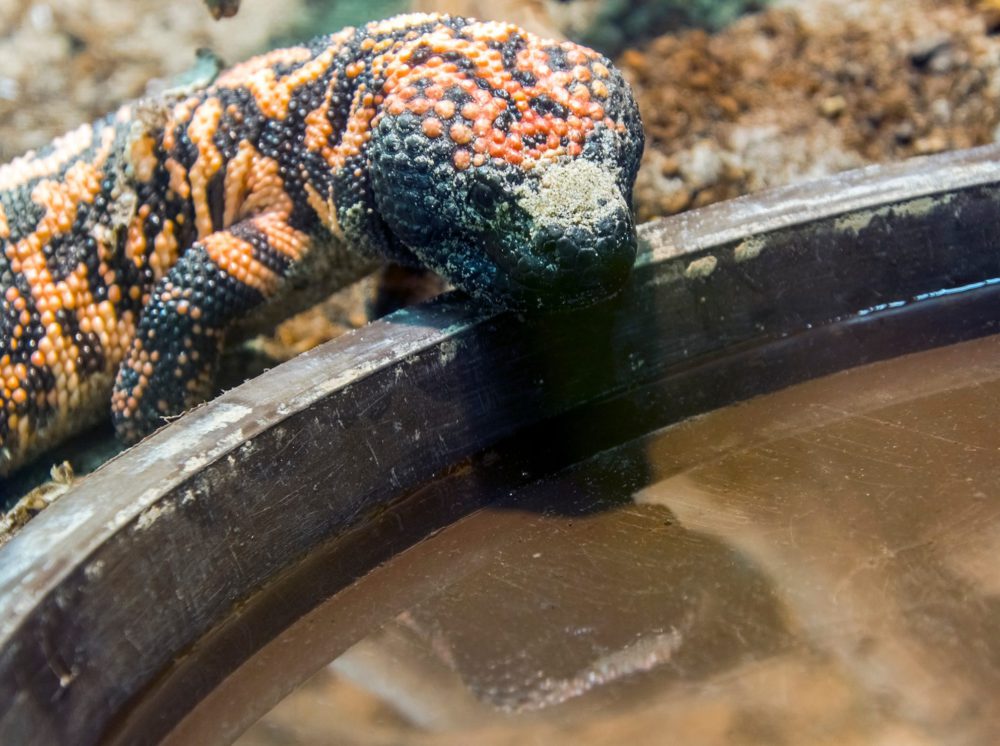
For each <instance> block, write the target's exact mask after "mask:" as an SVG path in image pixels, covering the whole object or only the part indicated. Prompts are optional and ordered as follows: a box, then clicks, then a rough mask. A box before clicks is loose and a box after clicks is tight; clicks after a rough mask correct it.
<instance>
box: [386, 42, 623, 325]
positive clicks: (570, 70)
mask: <svg viewBox="0 0 1000 746" xmlns="http://www.w3.org/2000/svg"><path fill="white" fill-rule="evenodd" d="M446 31H451V30H450V29H446ZM482 39H489V40H490V41H489V42H484V41H482ZM414 60H418V61H419V62H420V63H421V64H420V65H414V64H412V63H413V61H414ZM407 62H408V63H409V67H408V68H406V67H405V63H407ZM401 64H404V69H408V70H409V73H408V74H403V75H400V76H398V79H397V80H396V81H395V84H393V85H390V86H388V88H387V90H388V95H387V96H386V98H385V102H384V106H383V108H382V111H381V112H380V114H379V115H378V116H377V117H376V121H373V122H372V143H371V146H372V147H371V149H370V150H369V152H370V154H371V161H370V163H371V178H372V188H373V191H374V196H375V201H376V205H377V207H378V209H379V212H380V214H381V216H382V218H383V220H384V221H385V223H386V225H387V227H388V229H389V230H390V231H391V232H392V233H393V235H394V236H395V237H396V238H397V239H398V240H399V241H400V242H401V243H402V244H404V245H405V246H406V247H407V248H408V249H409V250H410V251H411V252H412V253H413V254H415V255H416V257H417V258H418V259H419V260H420V261H421V262H422V263H424V264H426V265H427V266H429V267H430V268H432V269H434V270H435V271H437V272H438V273H440V274H441V275H443V276H444V277H445V278H446V279H448V280H449V281H451V282H452V283H453V284H455V285H456V286H457V287H459V288H461V289H463V290H465V291H466V292H468V293H470V294H472V295H474V296H477V297H480V298H484V299H486V300H488V301H490V302H492V303H495V304H498V305H502V306H505V307H508V308H520V309H557V308H566V307H572V306H578V305H586V304H589V303H593V302H596V301H598V300H601V299H603V298H606V297H608V296H610V295H613V294H614V293H616V292H617V291H618V290H620V289H621V287H622V286H623V285H624V283H625V281H626V279H627V277H628V275H629V272H630V270H631V268H632V264H633V263H634V261H635V255H636V231H635V223H634V221H633V218H632V213H631V210H630V203H631V197H632V186H633V183H634V181H635V175H636V171H637V170H638V166H639V159H640V156H641V154H642V147H643V134H642V128H641V123H640V121H639V114H638V108H637V106H636V103H635V99H634V98H633V96H632V92H631V90H630V89H629V86H628V84H627V83H626V82H625V81H624V79H623V78H622V76H621V74H620V73H619V72H618V71H617V70H615V69H614V68H613V67H612V65H611V63H610V62H609V61H608V60H607V59H605V58H603V57H601V56H600V55H599V54H598V53H596V52H594V51H592V50H589V49H586V48H584V47H580V46H577V45H575V44H571V43H568V42H564V43H557V42H551V41H543V40H540V39H537V38H536V37H533V36H531V35H529V34H526V33H525V32H521V31H519V30H517V29H516V27H513V26H509V25H507V24H485V23H484V24H472V25H470V26H466V27H464V29H462V30H461V32H459V33H454V32H452V33H450V34H449V33H442V34H441V37H440V38H438V39H434V38H430V39H424V40H423V41H422V42H421V44H420V45H418V46H416V47H415V48H414V49H413V50H412V51H411V52H410V54H409V57H408V58H405V59H404V63H401Z"/></svg>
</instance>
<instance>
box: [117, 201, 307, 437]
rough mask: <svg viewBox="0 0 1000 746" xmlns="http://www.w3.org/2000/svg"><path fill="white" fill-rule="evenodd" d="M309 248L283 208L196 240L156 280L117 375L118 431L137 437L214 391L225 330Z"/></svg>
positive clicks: (273, 290) (272, 291) (268, 293)
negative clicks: (284, 213) (158, 279)
mask: <svg viewBox="0 0 1000 746" xmlns="http://www.w3.org/2000/svg"><path fill="white" fill-rule="evenodd" d="M308 248H309V237H308V236H307V235H306V234H305V233H302V232H301V231H298V230H296V229H294V228H292V227H291V226H289V225H288V223H287V222H286V221H285V219H284V216H283V215H280V214H264V215H257V216H255V217H252V218H249V219H246V220H243V221H241V222H239V223H236V224H235V225H232V226H230V227H229V228H227V229H225V230H220V231H216V232H215V233H211V234H209V235H207V236H205V237H204V238H202V239H200V240H198V241H196V242H195V243H194V244H193V245H192V246H191V248H190V249H188V250H187V251H186V252H185V253H184V254H183V256H181V258H180V259H179V260H178V262H177V264H175V265H174V266H173V267H172V268H171V270H170V272H169V273H167V274H166V275H165V276H164V277H163V278H161V279H160V281H159V282H158V283H157V284H156V286H155V287H154V289H153V292H152V295H151V297H150V299H149V302H148V304H146V307H145V308H144V310H143V312H142V315H141V316H140V318H139V323H138V326H137V328H136V333H135V337H134V339H133V341H132V345H131V347H130V349H129V351H128V354H127V355H126V357H125V359H124V361H123V362H122V364H121V367H120V368H119V369H118V376H117V380H116V382H115V388H114V393H113V395H112V402H111V410H112V417H113V420H114V425H115V430H116V432H117V433H118V436H119V437H120V438H121V439H122V440H123V441H125V442H126V443H134V442H135V441H137V440H139V439H141V438H142V437H143V436H145V435H147V434H149V433H150V432H152V431H153V430H155V429H156V428H157V427H159V426H160V425H162V424H163V422H164V419H165V418H168V417H172V416H175V415H179V414H181V413H182V412H184V411H185V410H187V409H190V408H191V407H192V406H194V405H196V404H199V403H200V402H202V401H204V400H205V399H207V398H208V396H209V395H210V394H211V389H212V381H213V380H214V378H215V372H216V370H217V368H218V363H219V354H220V352H221V350H222V344H223V341H224V338H225V332H226V329H227V328H229V326H230V325H231V324H232V323H233V322H234V321H237V320H239V319H241V318H243V317H244V316H246V315H247V314H249V313H250V312H251V311H253V310H254V309H256V308H258V307H259V306H261V305H262V304H264V303H266V302H267V301H268V300H269V299H270V298H272V297H273V296H274V295H275V293H276V292H277V291H278V289H279V287H280V286H281V283H282V282H283V280H284V278H285V277H286V275H287V274H288V273H289V271H290V270H291V269H292V267H293V266H294V265H295V263H296V262H298V261H299V260H300V259H302V258H303V256H304V255H305V253H306V252H307V250H308Z"/></svg>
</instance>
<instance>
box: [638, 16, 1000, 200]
mask: <svg viewBox="0 0 1000 746" xmlns="http://www.w3.org/2000/svg"><path fill="white" fill-rule="evenodd" d="M992 1H993V0H990V2H992ZM998 12H1000V9H998ZM998 21H1000V18H995V17H994V14H993V13H992V12H991V10H990V8H988V7H986V5H985V4H983V3H980V2H973V1H972V0H848V1H846V2H845V0H812V1H810V2H801V1H800V2H794V3H793V2H788V1H787V0H786V2H784V3H781V4H780V6H779V7H774V8H772V9H770V10H768V11H765V12H763V13H759V14H756V15H753V16H748V17H746V18H744V19H742V20H740V21H738V22H736V23H735V24H733V25H732V26H730V27H728V28H727V29H725V30H723V31H721V32H719V33H718V34H715V35H709V34H707V33H705V32H704V31H690V32H684V33H680V34H676V35H666V36H662V37H659V38H658V39H655V40H654V41H652V42H650V43H649V44H648V45H646V46H645V47H644V48H643V49H641V50H639V49H633V50H628V51H626V52H625V53H624V54H623V55H622V56H621V58H620V59H619V63H620V65H621V67H622V68H623V69H624V70H625V71H626V74H627V75H628V77H629V78H630V80H632V81H633V83H634V84H635V86H636V91H637V95H638V99H639V105H640V108H641V110H642V114H643V123H644V125H645V127H646V132H647V136H648V147H647V155H646V158H645V162H644V164H643V171H642V172H641V174H640V181H639V184H638V185H637V190H636V202H637V208H638V212H639V217H640V220H648V219H650V218H653V217H656V216H658V215H665V214H673V213H676V212H680V211H682V210H686V209H689V208H692V207H699V206H702V205H705V204H708V203H711V202H716V201H719V200H723V199H729V198H732V197H736V196H739V195H741V194H745V193H747V192H752V191H757V190H759V189H763V188H765V187H770V186H778V185H782V184H787V183H791V182H795V181H801V180H803V179H808V178H814V177H819V176H823V175H826V174H830V173H834V172H836V171H842V170H845V169H848V168H854V167H858V166H861V165H865V164H868V163H878V162H885V161H893V160H902V159H904V158H909V157H912V156H916V155H926V154H930V153H935V152H940V151H943V150H951V149H955V148H968V147H972V146H975V145H982V144H986V143H989V142H993V140H994V139H995V138H996V137H997V134H998V133H997V125H998V122H1000V35H998V34H997V31H1000V24H998Z"/></svg>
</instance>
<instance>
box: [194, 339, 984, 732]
mask: <svg viewBox="0 0 1000 746" xmlns="http://www.w3.org/2000/svg"><path fill="white" fill-rule="evenodd" d="M998 402H1000V338H998V337H989V338H984V339H981V340H977V341H973V342H967V343H963V344H958V345H954V346H949V347H945V348H941V349H936V350H933V351H929V352H923V353H918V354H913V355H907V356H903V357H900V358H896V359H893V360H890V361H886V362H881V363H876V364H872V365H868V366H864V367H860V368H855V369H852V370H850V371H847V372H844V373H838V374H834V375H831V376H826V377H822V378H819V379H815V380H812V381H809V382H807V383H803V384H799V385H797V386H793V387H791V388H788V389H785V390H783V391H780V392H778V393H775V394H770V395H766V396H762V397H759V398H756V399H753V400H751V401H749V402H746V403H742V404H737V405H733V406H730V407H726V408H722V409H719V410H716V411H713V412H711V413H708V414H705V415H703V416H701V417H695V418H691V419H689V420H686V421H684V422H681V423H679V424H677V425H674V426H671V427H667V428H663V429H659V430H656V431H654V432H652V433H649V434H647V435H644V436H642V437H639V438H636V439H633V440H629V441H628V442H626V443H623V444H621V445H618V446H615V447H613V448H611V449H608V450H605V451H602V452H600V453H597V454H595V455H593V456H590V457H587V458H583V459H581V460H579V461H578V462H576V463H574V464H572V465H570V466H568V467H563V468H559V467H558V466H557V463H558V461H559V459H558V458H551V455H550V456H549V457H546V456H543V457H542V458H541V459H540V461H541V463H538V462H537V461H536V462H535V463H534V464H533V465H532V467H526V468H533V469H535V470H539V471H541V472H542V474H541V476H537V477H535V478H533V479H532V480H530V481H529V482H528V483H527V484H524V485H523V486H521V487H519V488H517V489H516V490H513V491H512V492H510V493H509V494H503V495H501V496H499V497H497V494H496V493H497V492H498V491H500V490H499V488H498V482H499V480H497V479H496V478H495V475H493V474H492V473H491V472H493V471H495V470H496V469H495V468H492V469H491V467H490V466H487V465H481V466H480V467H478V468H476V469H474V470H472V471H471V472H466V473H462V474H458V475H453V476H451V477H449V478H447V479H444V480H441V481H440V482H437V483H435V484H433V485H432V486H430V487H429V488H428V490H427V491H428V492H429V493H432V494H434V495H435V497H434V499H437V500H442V501H443V500H447V499H453V500H457V501H461V502H469V503H470V504H472V503H479V502H482V501H483V495H482V493H484V492H485V493H492V494H491V495H490V497H489V500H488V501H489V504H488V505H487V506H485V507H482V508H480V509H478V510H474V511H472V512H470V513H469V514H468V515H465V516H463V517H462V518H461V519H459V520H457V521H455V522H454V523H453V524H451V525H449V526H448V527H447V528H445V529H444V530H442V531H440V532H439V533H437V534H435V535H434V536H432V537H430V538H428V539H426V540H425V541H423V542H422V543H420V544H419V545H418V546H416V547H414V548H413V549H412V550H410V551H408V552H405V553H403V554H401V555H399V556H397V557H394V558H393V559H391V560H390V561H389V562H387V563H386V564H384V565H382V566H381V567H379V568H378V569H377V570H375V571H374V572H372V573H370V574H369V575H367V576H366V577H364V578H363V579H361V580H359V581H358V582H357V583H356V584H354V585H353V586H352V587H351V588H349V589H346V590H345V591H343V592H341V593H340V594H337V595H335V596H333V597H331V598H329V599H327V600H325V601H324V602H323V603H322V604H320V605H319V606H317V608H315V609H314V610H313V611H311V612H310V613H309V614H308V615H307V616H306V617H304V618H303V619H301V620H300V621H299V622H298V623H296V624H295V625H293V626H292V627H290V628H289V629H288V630H286V631H285V632H283V633H282V635H280V636H279V637H278V638H277V639H276V640H275V641H274V642H272V643H270V644H269V645H268V646H267V647H266V648H265V649H264V650H263V651H262V652H261V654H260V655H259V656H258V658H257V659H256V660H255V661H252V662H251V663H250V664H248V666H253V667H254V668H253V670H252V671H243V672H241V674H240V675H238V676H237V677H235V680H234V681H231V682H229V683H228V684H227V687H226V688H227V689H228V690H229V691H228V692H225V693H222V692H219V693H217V694H216V695H215V697H213V698H212V700H210V701H209V702H208V703H206V706H205V709H204V711H203V712H197V713H196V715H195V718H208V719H212V718H219V717H220V716H222V717H224V716H225V714H226V713H229V715H230V716H231V714H232V712H233V711H234V710H238V709H239V708H240V706H241V704H243V703H244V701H243V700H241V697H243V696H245V694H246V691H247V690H246V689H243V688H242V687H244V686H247V684H246V681H245V679H246V678H247V677H257V676H260V675H261V674H262V672H267V674H269V675H272V676H274V677H276V678H278V679H281V678H282V677H288V676H290V675H291V676H294V675H296V674H298V673H300V672H301V671H302V667H301V666H302V665H303V663H304V662H305V661H309V662H311V663H313V664H315V663H317V662H319V661H321V660H322V659H323V655H324V654H328V655H329V656H330V657H331V658H333V656H334V652H333V651H337V650H339V649H340V647H341V645H342V641H343V640H344V639H345V638H346V637H350V636H351V635H352V631H355V632H356V630H357V629H358V626H357V617H361V618H363V619H364V620H365V624H366V625H367V628H368V631H367V632H366V633H365V634H364V636H363V637H362V638H361V639H360V640H359V641H358V642H356V643H354V644H353V645H352V646H351V647H350V648H349V649H348V650H347V651H346V652H344V653H342V654H341V655H339V657H336V658H335V659H334V660H333V662H332V663H331V664H330V665H329V666H326V667H324V668H322V669H321V671H320V672H319V673H318V674H316V675H314V676H313V677H312V678H311V679H310V680H309V681H308V682H307V683H306V684H305V685H304V686H303V687H302V688H301V689H299V690H297V691H295V692H293V693H292V694H290V695H289V696H288V698H287V699H285V700H284V701H283V702H282V703H281V704H279V705H278V706H277V707H276V708H275V709H274V710H272V711H271V712H270V713H269V714H268V715H266V716H265V717H264V718H263V719H262V720H261V721H260V722H259V723H258V724H257V725H255V726H254V727H252V728H251V729H250V730H249V731H248V732H247V733H246V734H244V736H243V737H242V738H241V739H240V740H238V741H237V743H238V744H241V745H242V746H251V745H252V746H264V745H265V744H292V743H297V744H313V743H324V742H331V743H332V742H335V743H352V744H383V743H394V744H456V745H457V744H465V743H477V744H516V743H546V744H581V743H583V744H594V743H635V744H661V743H698V744H726V743H838V744H852V743H853V744H871V743H893V744H896V743H906V744H910V743H952V744H954V743H984V744H985V743H989V742H991V741H992V740H993V739H994V738H995V737H996V735H997V733H998V732H1000V730H998V728H1000V702H998V701H997V699H996V697H995V696H994V694H993V693H994V692H996V691H997V686H998V684H1000V669H998V666H997V663H998V660H1000V614H998V612H1000V608H998V605H997V604H998V602H997V593H998V591H1000V570H998V568H997V564H996V561H995V558H996V556H997V551H998V550H1000V543H998V542H1000V503H998V502H997V497H998V493H997V486H996V485H997V484H998V482H1000V458H998V456H997V454H998V453H1000V433H998V431H997V429H996V428H995V427H994V426H993V423H995V421H996V417H997V414H998V413H1000V405H998ZM616 414H617V413H615V412H604V413H601V414H600V415H598V416H597V417H598V418H601V417H615V416H616ZM591 424H594V423H591ZM530 448H537V449H539V450H540V451H542V452H543V453H545V452H548V453H549V454H551V450H549V449H547V448H546V443H545V442H544V439H541V438H539V439H536V440H535V441H534V442H532V443H531V446H530ZM525 449H526V446H525V445H524V444H522V445H521V447H520V450H522V451H524V450H525ZM502 458H504V459H508V458H516V456H515V455H514V454H513V453H511V452H505V453H504V454H503V455H502ZM522 460H523V455H522ZM547 462H548V463H547ZM506 468H507V469H509V468H510V467H509V465H508V466H507V467H506ZM536 473H537V472H536ZM425 499H427V498H426V497H425ZM327 561H333V560H332V558H328V560H327ZM322 568H323V562H322V561H321V562H319V563H318V564H317V565H316V566H315V568H314V569H313V571H314V572H322ZM290 651H294V652H290ZM241 677H242V678H243V679H244V680H242V681H241V680H240V679H241ZM185 735H186V734H185ZM176 742H177V743H182V742H183V740H182V739H179V740H177V741H176Z"/></svg>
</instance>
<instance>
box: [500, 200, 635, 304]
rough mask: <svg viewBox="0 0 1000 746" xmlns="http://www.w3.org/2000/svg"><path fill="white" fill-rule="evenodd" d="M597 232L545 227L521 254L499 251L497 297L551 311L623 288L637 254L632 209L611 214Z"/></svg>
mask: <svg viewBox="0 0 1000 746" xmlns="http://www.w3.org/2000/svg"><path fill="white" fill-rule="evenodd" d="M596 225H597V229H596V230H593V229H585V228H583V227H581V226H578V225H570V226H558V225H557V226H546V227H544V228H542V229H540V230H538V231H537V232H536V234H535V235H534V236H532V238H531V240H530V243H529V245H528V246H527V247H526V248H522V249H521V250H520V251H519V252H517V253H512V252H500V253H499V255H494V259H496V260H498V261H497V270H498V271H497V277H496V279H495V285H496V290H497V293H498V294H499V295H502V296H504V297H503V298H500V299H498V300H499V302H501V303H503V304H504V305H507V306H510V307H516V308H522V309H538V310H552V309H558V308H572V307H576V306H585V305H590V304H592V303H596V302H598V301H600V300H603V299H605V298H607V297H609V296H612V295H615V294H616V293H617V292H618V291H619V290H621V288H622V287H623V286H624V285H625V283H626V281H627V280H628V277H629V274H630V272H631V270H632V265H633V264H634V263H635V256H636V245H637V240H636V232H635V224H634V222H633V221H632V216H631V214H630V213H629V212H628V210H624V209H623V210H620V211H613V212H609V213H608V214H607V215H606V216H605V219H604V220H602V221H601V222H599V223H597V224H596Z"/></svg>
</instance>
